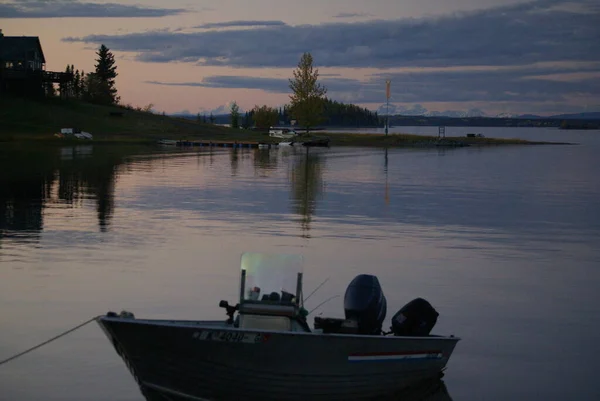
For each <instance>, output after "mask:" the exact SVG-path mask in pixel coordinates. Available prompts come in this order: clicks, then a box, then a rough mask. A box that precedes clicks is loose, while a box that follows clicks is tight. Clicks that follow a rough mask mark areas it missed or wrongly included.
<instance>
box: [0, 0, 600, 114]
mask: <svg viewBox="0 0 600 401" xmlns="http://www.w3.org/2000/svg"><path fill="white" fill-rule="evenodd" d="M0 29H2V30H3V33H4V35H6V36H39V37H40V40H41V43H42V47H43V50H44V54H45V57H46V69H47V70H51V71H63V70H64V69H65V66H66V65H67V64H73V65H74V66H75V68H76V69H80V70H84V71H86V72H91V71H93V69H94V65H95V62H96V61H95V59H96V55H95V52H96V50H97V48H98V47H99V46H100V45H101V44H105V45H106V46H107V47H108V48H109V49H110V50H111V51H112V52H113V54H114V55H115V58H116V64H117V72H118V74H119V75H118V77H117V80H116V86H117V89H118V92H119V95H120V97H121V102H122V103H124V104H131V105H134V106H141V107H143V106H146V105H148V104H153V105H154V106H153V108H154V110H156V111H165V112H167V113H175V112H190V113H194V114H195V113H198V112H199V113H210V112H211V111H212V112H219V111H222V112H227V111H228V108H229V105H230V104H231V103H232V102H233V101H235V102H237V103H238V104H239V105H240V107H241V108H242V110H249V109H251V108H253V107H254V106H255V105H263V104H266V105H269V106H272V107H281V106H283V105H284V104H286V103H288V101H289V95H290V93H291V91H290V89H289V86H288V85H289V79H290V78H291V77H292V73H293V70H294V69H295V68H296V66H297V64H298V62H299V60H300V57H301V56H302V54H303V53H304V52H310V53H311V54H312V56H313V58H314V66H315V68H317V69H318V71H319V74H320V77H319V81H320V82H321V83H322V84H323V85H324V86H325V87H326V88H327V89H328V92H327V96H328V97H329V98H331V99H333V100H337V101H342V102H345V103H354V104H358V105H361V106H364V107H367V108H369V109H371V110H377V109H379V110H380V111H384V110H385V106H384V105H385V101H386V99H385V93H386V92H385V82H386V80H388V79H389V80H391V98H390V103H391V109H390V110H392V111H394V112H397V113H403V114H411V113H413V114H414V113H417V114H418V113H424V112H426V111H428V112H446V111H459V112H464V111H470V112H471V113H472V114H478V113H480V112H483V113H485V115H490V116H494V115H498V114H504V113H506V114H524V113H534V114H539V115H551V114H558V113H572V112H586V111H588V112H591V111H600V51H599V50H600V2H598V0H574V1H570V0H534V1H522V0H444V1H440V0H437V1H433V0H368V1H366V0H361V1H359V0H302V1H300V0H295V1H293V0H279V1H275V0H251V1H250V0H221V1H214V0H213V1H211V0H196V1H191V0H170V1H168V2H165V1H158V0H147V1H143V0H138V1H135V0H110V1H105V0H95V1H78V0H0Z"/></svg>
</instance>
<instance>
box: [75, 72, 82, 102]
mask: <svg viewBox="0 0 600 401" xmlns="http://www.w3.org/2000/svg"><path fill="white" fill-rule="evenodd" d="M73 95H74V96H75V97H76V98H77V99H79V98H80V97H81V75H79V70H76V71H75V76H74V77H73Z"/></svg>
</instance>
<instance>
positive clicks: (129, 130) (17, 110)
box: [0, 98, 550, 147]
mask: <svg viewBox="0 0 600 401" xmlns="http://www.w3.org/2000/svg"><path fill="white" fill-rule="evenodd" d="M71 127H73V128H79V129H81V130H83V131H87V132H90V133H91V134H92V135H94V141H93V142H94V143H155V142H156V141H157V140H158V139H163V138H164V139H175V140H212V141H261V142H275V141H276V139H275V138H270V137H269V136H268V135H267V134H266V133H264V132H256V131H251V130H242V129H232V128H228V127H221V126H217V125H213V124H206V123H202V122H199V121H194V120H188V119H183V118H176V117H169V116H163V115H159V114H152V113H148V112H143V111H138V110H130V109H125V108H122V107H116V106H99V105H94V104H89V103H85V102H81V101H77V100H61V99H43V100H40V101H34V100H28V99H18V98H2V99H0V141H12V142H30V141H32V140H33V141H36V142H52V143H64V142H67V141H69V142H70V141H76V142H79V140H76V139H75V140H65V139H58V138H56V137H54V134H55V133H57V132H60V129H61V128H71ZM324 135H325V136H328V137H329V138H330V145H331V146H376V147H386V146H388V147H419V146H425V147H427V146H439V145H443V146H460V145H506V144H511V145H522V144H546V143H550V142H529V141H525V140H521V139H495V138H467V137H460V138H446V139H444V140H443V141H441V142H440V141H439V140H438V139H437V137H426V136H421V135H409V134H393V135H388V136H385V135H383V134H368V135H365V134H358V133H335V134H329V133H328V134H323V133H316V134H315V136H316V137H320V136H324Z"/></svg>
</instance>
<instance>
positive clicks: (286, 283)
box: [241, 252, 304, 303]
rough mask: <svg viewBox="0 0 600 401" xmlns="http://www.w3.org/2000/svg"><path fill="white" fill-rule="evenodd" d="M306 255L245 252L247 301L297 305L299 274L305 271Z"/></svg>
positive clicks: (245, 297)
mask: <svg viewBox="0 0 600 401" xmlns="http://www.w3.org/2000/svg"><path fill="white" fill-rule="evenodd" d="M303 267H304V259H303V257H302V255H290V254H267V253H250V252H247V253H244V254H243V255H242V261H241V269H242V270H245V271H246V280H245V285H244V289H243V290H244V298H243V300H244V301H268V302H276V303H293V302H295V298H296V296H297V295H298V294H296V289H297V284H298V273H302V272H303Z"/></svg>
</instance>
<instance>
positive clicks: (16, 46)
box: [0, 29, 73, 97]
mask: <svg viewBox="0 0 600 401" xmlns="http://www.w3.org/2000/svg"><path fill="white" fill-rule="evenodd" d="M72 80H73V74H70V73H65V72H52V71H46V57H45V56H44V51H43V50H42V44H41V42H40V39H39V37H37V36H4V34H3V33H2V30H1V29H0V96H1V95H2V94H3V93H10V94H13V95H17V96H27V97H42V96H44V95H46V94H47V92H50V91H49V90H48V88H49V87H53V84H54V83H65V82H70V81H72ZM52 92H54V90H52Z"/></svg>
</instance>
